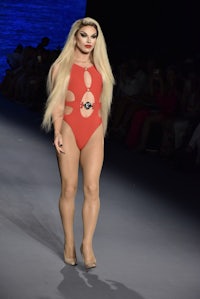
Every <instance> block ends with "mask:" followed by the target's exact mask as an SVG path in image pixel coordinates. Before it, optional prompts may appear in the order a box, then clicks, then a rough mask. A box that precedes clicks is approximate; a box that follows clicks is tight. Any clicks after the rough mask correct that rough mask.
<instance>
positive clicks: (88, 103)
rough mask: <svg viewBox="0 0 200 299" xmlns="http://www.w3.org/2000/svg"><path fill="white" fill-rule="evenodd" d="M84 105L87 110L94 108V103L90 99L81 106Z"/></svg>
mask: <svg viewBox="0 0 200 299" xmlns="http://www.w3.org/2000/svg"><path fill="white" fill-rule="evenodd" d="M82 107H84V108H85V109H86V110H89V109H90V108H93V104H92V103H90V102H89V101H88V102H85V103H83V102H82V103H81V108H82Z"/></svg>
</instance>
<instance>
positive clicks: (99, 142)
mask: <svg viewBox="0 0 200 299" xmlns="http://www.w3.org/2000/svg"><path fill="white" fill-rule="evenodd" d="M103 159H104V135H103V127H102V125H100V126H99V127H98V128H97V130H96V131H95V132H94V134H93V135H92V136H91V138H90V140H89V141H88V143H87V144H86V146H85V147H84V148H83V149H82V151H81V156H80V163H81V167H82V170H83V183H84V185H93V184H94V185H95V184H97V185H98V184H99V177H100V174H101V169H102V166H103Z"/></svg>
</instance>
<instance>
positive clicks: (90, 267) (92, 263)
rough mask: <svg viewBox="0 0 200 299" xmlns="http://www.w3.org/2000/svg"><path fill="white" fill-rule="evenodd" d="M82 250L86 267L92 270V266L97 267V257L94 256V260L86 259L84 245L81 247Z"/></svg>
mask: <svg viewBox="0 0 200 299" xmlns="http://www.w3.org/2000/svg"><path fill="white" fill-rule="evenodd" d="M80 252H81V255H82V258H83V262H84V265H85V268H86V270H90V269H92V268H96V266H97V263H96V259H95V257H94V259H93V260H88V261H87V260H86V259H85V257H84V254H83V245H81V247H80Z"/></svg>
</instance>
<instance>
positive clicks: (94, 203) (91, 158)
mask: <svg viewBox="0 0 200 299" xmlns="http://www.w3.org/2000/svg"><path fill="white" fill-rule="evenodd" d="M103 158H104V136H103V128H102V125H101V126H100V127H98V129H97V130H96V131H95V133H94V134H93V135H92V137H91V138H90V140H89V142H88V143H87V145H86V146H85V147H84V149H83V150H82V151H81V157H80V162H81V166H82V170H83V190H84V202H83V209H82V217H83V240H82V247H81V250H82V254H83V257H84V262H85V265H86V267H87V266H88V268H90V267H93V266H94V267H95V266H96V259H95V256H94V252H93V246H92V241H93V236H94V232H95V228H96V224H97V220H98V215H99V209H100V198H99V179H100V174H101V170H102V165H103Z"/></svg>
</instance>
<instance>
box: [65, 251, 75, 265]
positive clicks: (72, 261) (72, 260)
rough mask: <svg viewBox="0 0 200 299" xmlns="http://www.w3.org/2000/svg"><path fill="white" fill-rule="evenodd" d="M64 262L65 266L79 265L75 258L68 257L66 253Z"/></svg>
mask: <svg viewBox="0 0 200 299" xmlns="http://www.w3.org/2000/svg"><path fill="white" fill-rule="evenodd" d="M64 262H65V264H68V265H70V266H76V265H77V259H76V256H75V257H67V256H66V254H65V251H64Z"/></svg>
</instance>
